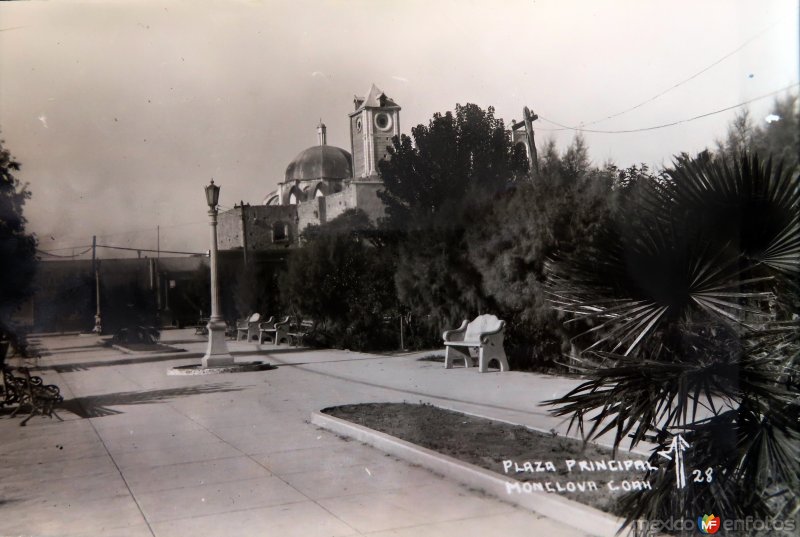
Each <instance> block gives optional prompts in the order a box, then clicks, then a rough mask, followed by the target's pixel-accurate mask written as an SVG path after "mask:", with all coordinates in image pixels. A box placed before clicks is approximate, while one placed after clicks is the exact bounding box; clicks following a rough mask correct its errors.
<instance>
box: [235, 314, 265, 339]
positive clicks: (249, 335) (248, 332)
mask: <svg viewBox="0 0 800 537" xmlns="http://www.w3.org/2000/svg"><path fill="white" fill-rule="evenodd" d="M260 320H261V314H260V313H254V314H252V315H251V316H250V317H249V318H248V319H245V320H242V321H239V322H238V323H236V341H239V340H240V339H242V336H244V337H245V340H246V341H250V340H251V339H253V337H254V336H256V335H257V334H258V322H259V321H260Z"/></svg>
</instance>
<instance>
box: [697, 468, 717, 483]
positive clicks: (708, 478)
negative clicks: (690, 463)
mask: <svg viewBox="0 0 800 537" xmlns="http://www.w3.org/2000/svg"><path fill="white" fill-rule="evenodd" d="M692 475H694V479H693V481H694V482H695V483H711V482H712V481H713V480H714V469H713V468H706V471H705V473H703V472H702V471H700V470H692Z"/></svg>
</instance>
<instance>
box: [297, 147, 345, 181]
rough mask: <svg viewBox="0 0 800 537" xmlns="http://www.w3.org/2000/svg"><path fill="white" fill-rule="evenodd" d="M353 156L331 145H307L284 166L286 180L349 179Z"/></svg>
mask: <svg viewBox="0 0 800 537" xmlns="http://www.w3.org/2000/svg"><path fill="white" fill-rule="evenodd" d="M352 176H353V158H352V157H351V156H350V153H349V152H348V151H345V150H344V149H342V148H340V147H334V146H332V145H317V146H314V147H309V148H308V149H306V150H305V151H303V152H301V153H300V154H299V155H297V156H296V157H295V158H294V160H293V161H292V162H291V163H290V164H289V165H288V166H287V167H286V181H287V182H288V181H308V180H314V179H349V178H351V177H352Z"/></svg>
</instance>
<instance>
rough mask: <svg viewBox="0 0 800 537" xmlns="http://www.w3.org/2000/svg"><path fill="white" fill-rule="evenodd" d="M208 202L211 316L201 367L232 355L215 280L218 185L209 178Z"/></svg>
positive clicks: (229, 359) (224, 361) (221, 363)
mask: <svg viewBox="0 0 800 537" xmlns="http://www.w3.org/2000/svg"><path fill="white" fill-rule="evenodd" d="M205 190H206V201H207V202H208V207H209V210H208V216H210V217H211V253H210V260H209V261H210V263H209V264H210V265H211V317H209V319H208V349H207V350H206V354H205V356H203V367H221V366H227V365H232V364H233V363H234V360H233V356H231V353H230V352H228V345H227V344H226V343H225V321H224V320H223V319H222V316H221V315H220V313H219V282H218V280H217V278H218V275H217V202H218V201H219V187H218V186H217V185H215V184H214V180H213V179H212V180H211V184H209V185H208V186H207V187H205Z"/></svg>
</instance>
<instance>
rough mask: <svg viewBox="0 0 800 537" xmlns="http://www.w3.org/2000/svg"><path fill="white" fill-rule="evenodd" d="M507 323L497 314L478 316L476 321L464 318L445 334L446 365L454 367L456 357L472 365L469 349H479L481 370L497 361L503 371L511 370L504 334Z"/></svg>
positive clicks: (479, 368) (482, 371)
mask: <svg viewBox="0 0 800 537" xmlns="http://www.w3.org/2000/svg"><path fill="white" fill-rule="evenodd" d="M505 327H506V323H505V321H501V320H500V319H498V318H497V317H495V316H494V315H479V316H478V317H476V318H475V320H474V321H472V322H471V323H468V322H467V321H464V322H462V323H461V326H459V327H458V328H456V329H455V330H447V331H446V332H445V333H444V334H443V337H444V345H445V348H446V350H445V355H444V367H445V368H446V369H452V367H453V360H456V359H463V360H464V366H465V367H470V366H471V365H472V358H471V357H470V354H469V351H470V349H478V370H479V371H480V372H481V373H485V372H486V371H487V370H488V369H489V362H491V361H492V360H497V363H498V364H499V365H500V371H508V370H509V367H508V359H507V358H506V351H505V350H504V349H503V334H504V331H505Z"/></svg>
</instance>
